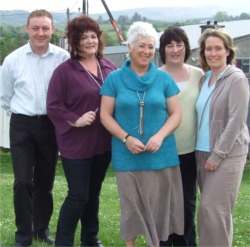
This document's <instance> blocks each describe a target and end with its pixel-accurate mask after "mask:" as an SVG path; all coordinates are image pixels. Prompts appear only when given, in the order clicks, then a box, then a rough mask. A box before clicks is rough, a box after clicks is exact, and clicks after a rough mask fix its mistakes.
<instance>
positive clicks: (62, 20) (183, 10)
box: [0, 6, 232, 26]
mask: <svg viewBox="0 0 250 247" xmlns="http://www.w3.org/2000/svg"><path fill="white" fill-rule="evenodd" d="M218 11H223V10H220V9H219V10H218V7H216V6H206V7H200V6H199V7H160V8H159V7H158V8H156V7H155V8H136V9H127V10H121V11H112V15H113V17H114V18H115V19H117V18H118V17H119V16H121V15H127V16H128V17H129V18H131V17H132V16H133V15H134V14H135V13H136V12H137V13H138V14H140V15H141V16H142V17H146V18H147V19H151V20H165V21H185V20H190V19H195V18H212V17H213V16H214V15H215V14H216V12H218ZM52 14H53V16H54V22H55V25H57V26H64V25H65V24H66V22H67V15H66V12H52ZM78 14H79V13H71V14H70V18H71V19H72V18H73V17H74V16H77V15H78ZM228 14H229V15H232V14H231V13H228ZM28 15H29V12H28V11H25V10H12V11H10V10H0V16H1V22H2V23H6V24H10V25H13V26H23V25H25V24H26V20H27V17H28ZM90 16H91V17H93V18H94V19H97V18H98V17H100V16H101V17H102V18H103V19H104V20H107V19H109V18H108V15H107V13H96V14H90Z"/></svg>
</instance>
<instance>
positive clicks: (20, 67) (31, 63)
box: [0, 43, 70, 116]
mask: <svg viewBox="0 0 250 247" xmlns="http://www.w3.org/2000/svg"><path fill="white" fill-rule="evenodd" d="M69 57H70V55H69V53H68V52H67V51H66V50H64V49H62V48H60V47H58V46H55V45H53V44H49V47H48V50H47V52H46V53H45V54H43V55H42V56H41V57H39V56H38V55H36V54H35V53H33V51H32V49H31V47H30V44H29V43H28V44H26V45H24V46H22V47H20V48H19V49H17V50H15V51H13V52H12V53H11V54H9V55H8V56H7V57H6V58H5V60H4V63H3V66H2V70H1V77H0V101H1V107H2V108H3V109H4V110H6V112H7V114H8V115H11V113H16V114H24V115H28V116H34V115H46V114H47V111H46V98H47V89H48V85H49V81H50V78H51V76H52V73H53V71H54V69H55V68H56V67H57V66H58V65H59V64H61V63H62V62H64V61H66V60H67V59H68V58H69Z"/></svg>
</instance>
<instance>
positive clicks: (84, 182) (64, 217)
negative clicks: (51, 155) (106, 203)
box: [56, 152, 111, 246]
mask: <svg viewBox="0 0 250 247" xmlns="http://www.w3.org/2000/svg"><path fill="white" fill-rule="evenodd" d="M110 160H111V153H110V152H107V153H105V154H100V155H95V156H94V157H92V158H88V159H76V160H72V159H66V158H64V157H62V164H63V169H64V174H65V177H66V180H67V183H68V194H67V196H66V198H65V200H64V202H63V205H62V207H61V210H60V214H59V219H58V224H57V232H56V246H74V237H75V231H76V228H77V224H78V222H79V221H81V243H82V246H97V244H96V243H97V241H98V237H97V235H98V231H99V219H98V212H99V196H100V191H101V187H102V182H103V181H104V178H105V174H106V171H107V169H108V166H109V163H110Z"/></svg>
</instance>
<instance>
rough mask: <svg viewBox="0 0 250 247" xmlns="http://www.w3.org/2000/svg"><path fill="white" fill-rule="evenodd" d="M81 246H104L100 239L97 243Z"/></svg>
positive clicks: (82, 246)
mask: <svg viewBox="0 0 250 247" xmlns="http://www.w3.org/2000/svg"><path fill="white" fill-rule="evenodd" d="M81 247H104V246H103V245H102V242H101V241H100V240H98V241H96V242H95V243H91V244H88V243H87V244H82V245H81Z"/></svg>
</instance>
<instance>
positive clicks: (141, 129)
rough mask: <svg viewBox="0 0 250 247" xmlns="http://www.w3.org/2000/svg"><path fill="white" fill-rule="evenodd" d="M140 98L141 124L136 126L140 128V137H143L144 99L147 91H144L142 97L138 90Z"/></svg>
mask: <svg viewBox="0 0 250 247" xmlns="http://www.w3.org/2000/svg"><path fill="white" fill-rule="evenodd" d="M136 93H137V96H138V99H139V106H140V121H139V125H138V126H137V127H136V128H135V129H137V128H138V132H139V134H140V137H141V138H143V122H144V99H145V95H146V91H145V92H144V93H143V96H142V99H141V97H140V94H139V93H138V91H136Z"/></svg>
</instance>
